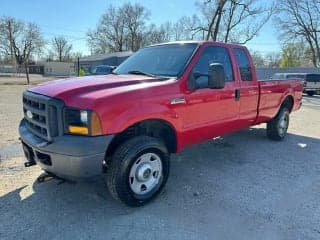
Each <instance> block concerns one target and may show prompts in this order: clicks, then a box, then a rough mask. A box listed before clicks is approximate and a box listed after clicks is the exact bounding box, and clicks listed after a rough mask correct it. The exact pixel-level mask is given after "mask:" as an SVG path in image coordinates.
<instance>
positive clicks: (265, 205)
mask: <svg viewBox="0 0 320 240" xmlns="http://www.w3.org/2000/svg"><path fill="white" fill-rule="evenodd" d="M24 89H25V87H24V86H0V118H1V122H0V127H1V135H0V138H1V145H0V184H1V185H0V239H237V240H238V239H259V240H262V239H288V240H289V239H290V240H291V239H320V204H319V203H320V97H319V96H315V97H307V96H305V97H304V98H305V99H304V102H303V107H302V109H301V110H300V111H298V112H297V113H294V114H292V116H291V123H290V128H289V135H288V137H287V138H286V139H285V141H283V142H272V141H270V140H268V139H267V138H266V135H265V125H261V126H258V127H255V128H250V129H246V130H243V131H240V132H238V133H235V134H231V135H228V136H225V137H223V138H218V139H214V140H210V141H207V142H204V143H201V144H197V145H194V146H191V147H189V148H186V149H184V150H183V151H182V152H181V153H180V154H176V155H174V156H173V157H172V165H171V167H172V168H171V174H170V178H169V181H168V183H167V186H166V188H165V190H164V192H163V193H162V194H161V195H160V196H159V197H158V198H157V199H156V200H155V201H153V202H152V203H150V204H148V205H146V206H144V207H141V208H128V207H126V206H124V205H122V204H119V203H117V202H115V201H114V200H112V199H111V197H110V195H109V193H108V192H107V190H106V186H105V184H104V182H103V179H101V178H98V179H96V180H95V181H92V182H86V183H62V184H60V183H59V182H58V181H56V180H52V181H49V182H47V183H42V184H38V183H36V182H35V180H36V178H37V176H39V175H40V174H41V171H40V169H39V168H38V167H37V166H36V167H32V168H27V169H25V168H24V167H23V161H24V159H23V157H22V151H21V148H20V145H19V144H18V141H17V139H18V135H17V125H18V122H19V120H20V118H21V106H20V103H21V92H22V91H23V90H24Z"/></svg>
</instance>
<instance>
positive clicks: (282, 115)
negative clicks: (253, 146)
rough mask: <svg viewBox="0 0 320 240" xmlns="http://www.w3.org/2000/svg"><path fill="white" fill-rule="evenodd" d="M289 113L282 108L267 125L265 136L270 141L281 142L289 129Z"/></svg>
mask: <svg viewBox="0 0 320 240" xmlns="http://www.w3.org/2000/svg"><path fill="white" fill-rule="evenodd" d="M289 116H290V112H289V110H288V108H286V107H282V108H281V109H280V111H279V112H278V114H277V115H276V116H275V117H274V118H273V119H272V120H271V121H270V122H268V123H267V135H268V137H269V138H270V139H272V140H276V141H281V140H282V139H284V137H285V136H286V134H287V130H288V127H289V119H290V117H289Z"/></svg>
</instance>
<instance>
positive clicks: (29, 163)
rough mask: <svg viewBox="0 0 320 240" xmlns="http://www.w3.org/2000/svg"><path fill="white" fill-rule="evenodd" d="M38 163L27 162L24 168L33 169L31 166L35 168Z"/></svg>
mask: <svg viewBox="0 0 320 240" xmlns="http://www.w3.org/2000/svg"><path fill="white" fill-rule="evenodd" d="M36 164H37V163H36V162H25V163H24V166H25V167H31V166H34V165H36Z"/></svg>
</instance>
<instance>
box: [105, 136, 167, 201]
mask: <svg viewBox="0 0 320 240" xmlns="http://www.w3.org/2000/svg"><path fill="white" fill-rule="evenodd" d="M143 154H145V155H147V154H155V155H156V156H158V157H159V159H160V160H161V164H162V171H161V172H162V173H161V175H159V180H157V183H156V185H155V186H154V188H153V189H152V190H151V191H150V192H148V193H146V194H136V193H135V192H134V191H133V190H132V187H131V186H130V184H131V183H130V181H131V180H129V174H130V173H131V172H130V170H131V169H132V168H133V164H137V162H138V161H140V160H139V157H140V156H142V155H143ZM169 158H170V157H169V154H168V151H167V148H166V147H165V145H164V144H163V143H162V141H161V140H159V139H157V138H153V137H148V136H138V137H134V138H132V139H130V140H128V141H126V142H124V143H123V144H121V145H120V146H119V147H118V148H117V149H116V151H115V153H114V154H113V157H112V159H111V163H110V166H109V167H108V169H107V171H106V174H105V176H106V182H107V186H108V189H109V191H110V193H111V195H112V197H113V198H115V199H116V200H120V201H121V202H123V203H124V204H126V205H128V206H133V207H135V206H141V205H143V204H145V203H147V202H149V201H151V200H152V199H154V198H155V197H156V196H157V195H158V194H159V193H160V192H161V190H162V189H163V187H164V186H165V184H166V182H167V179H168V176H169V168H170V161H169ZM158 161H159V160H158ZM136 169H138V168H136ZM137 171H138V170H137ZM159 171H160V170H159ZM151 175H152V174H151ZM151 178H152V176H151Z"/></svg>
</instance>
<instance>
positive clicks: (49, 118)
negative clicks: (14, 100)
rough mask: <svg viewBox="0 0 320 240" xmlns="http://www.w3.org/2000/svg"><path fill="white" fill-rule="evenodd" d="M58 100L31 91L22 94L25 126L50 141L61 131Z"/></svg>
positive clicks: (60, 105)
mask: <svg viewBox="0 0 320 240" xmlns="http://www.w3.org/2000/svg"><path fill="white" fill-rule="evenodd" d="M62 105H63V104H61V102H60V101H58V100H55V99H52V98H49V97H46V96H43V95H39V94H34V93H31V92H28V91H26V92H24V94H23V112H24V119H25V122H26V126H27V128H28V130H29V131H30V132H32V133H33V134H34V135H36V136H38V137H40V138H42V139H45V140H47V141H51V140H52V137H55V136H57V135H59V134H60V133H61V131H60V129H61V122H62V120H61V112H62Z"/></svg>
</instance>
